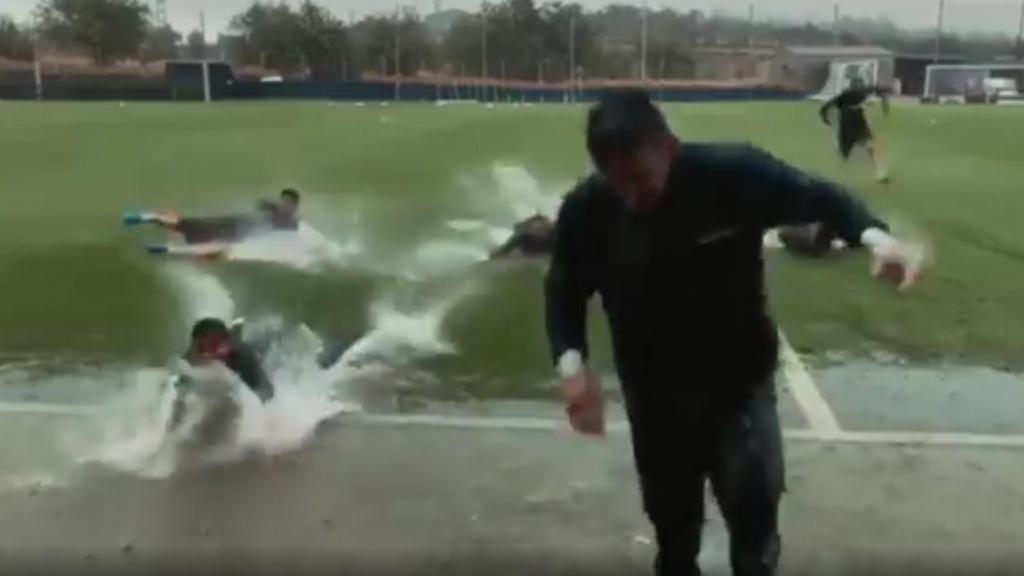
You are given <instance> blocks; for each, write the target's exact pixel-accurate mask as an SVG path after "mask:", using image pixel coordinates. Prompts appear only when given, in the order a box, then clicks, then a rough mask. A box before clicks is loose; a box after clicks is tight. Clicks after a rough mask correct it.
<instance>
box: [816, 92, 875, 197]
mask: <svg viewBox="0 0 1024 576" xmlns="http://www.w3.org/2000/svg"><path fill="white" fill-rule="evenodd" d="M872 95H876V96H878V97H879V98H881V99H882V110H883V111H884V112H885V113H886V115H888V114H889V93H888V91H887V90H885V89H883V88H879V87H878V86H866V85H865V84H864V81H863V80H861V79H859V78H858V79H855V80H854V81H853V83H852V84H851V86H850V87H849V88H847V89H846V90H844V91H843V92H842V93H841V94H839V95H838V96H836V97H835V98H833V99H831V100H829V101H828V102H826V103H825V105H824V106H822V107H821V110H820V111H819V113H820V114H821V119H822V120H823V121H824V122H825V124H828V125H829V126H831V125H832V121H831V119H830V118H829V112H830V111H831V110H832V108H835V109H836V110H837V111H838V112H839V132H838V138H839V153H840V154H842V156H843V159H844V160H846V159H849V157H850V153H851V152H853V149H854V148H855V147H856V146H864V148H865V149H866V150H867V151H868V156H869V157H870V158H871V163H872V164H873V165H874V167H875V175H876V176H877V177H878V181H879V182H882V183H888V182H889V174H888V173H887V172H886V169H885V165H884V162H883V161H882V158H881V157H880V156H881V154H880V152H879V150H878V147H877V145H876V144H875V138H874V135H873V134H872V133H871V127H870V126H868V121H867V118H866V117H865V116H864V104H865V103H866V102H867V100H868V98H870V97H871V96H872Z"/></svg>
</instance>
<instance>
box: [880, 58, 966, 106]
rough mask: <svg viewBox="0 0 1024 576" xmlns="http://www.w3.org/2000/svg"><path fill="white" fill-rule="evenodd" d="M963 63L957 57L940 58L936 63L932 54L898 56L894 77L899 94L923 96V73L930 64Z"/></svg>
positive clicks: (962, 60) (961, 59)
mask: <svg viewBox="0 0 1024 576" xmlns="http://www.w3.org/2000/svg"><path fill="white" fill-rule="evenodd" d="M963 63H964V59H963V58H961V57H959V56H942V57H940V58H939V60H938V61H936V60H935V55H934V54H898V55H897V56H896V67H895V75H896V80H897V82H898V84H899V87H900V94H905V95H907V96H923V95H924V79H925V73H926V72H927V70H928V67H929V66H931V65H932V64H963Z"/></svg>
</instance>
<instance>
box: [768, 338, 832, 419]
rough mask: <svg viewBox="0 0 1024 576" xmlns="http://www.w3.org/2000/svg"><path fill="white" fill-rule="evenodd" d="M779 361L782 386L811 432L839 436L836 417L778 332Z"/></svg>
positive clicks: (802, 364)
mask: <svg viewBox="0 0 1024 576" xmlns="http://www.w3.org/2000/svg"><path fill="white" fill-rule="evenodd" d="M779 344H780V346H779V359H780V361H781V362H782V366H781V368H782V374H783V376H784V378H783V384H784V385H785V386H786V387H788V388H789V390H790V391H791V392H792V393H793V398H794V399H795V400H796V402H797V404H799V405H800V409H801V410H803V413H804V416H806V417H807V424H808V425H809V426H810V427H811V430H812V431H814V432H815V433H817V434H819V435H822V436H830V435H835V434H839V433H841V432H842V429H841V428H840V427H839V421H838V420H836V415H835V414H833V413H832V408H831V407H829V405H828V402H826V401H825V397H824V396H822V395H821V392H820V391H819V390H818V387H817V386H815V385H814V380H813V379H811V374H810V372H808V371H807V367H806V366H804V363H803V362H802V361H801V360H800V357H799V356H798V355H797V353H796V350H793V347H792V346H790V345H789V340H787V339H786V336H785V335H784V334H783V333H782V332H781V331H779Z"/></svg>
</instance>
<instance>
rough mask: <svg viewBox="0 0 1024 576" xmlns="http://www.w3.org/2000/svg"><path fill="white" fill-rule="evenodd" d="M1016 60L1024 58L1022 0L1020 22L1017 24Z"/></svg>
mask: <svg viewBox="0 0 1024 576" xmlns="http://www.w3.org/2000/svg"><path fill="white" fill-rule="evenodd" d="M1017 60H1024V0H1022V1H1021V3H1020V23H1019V24H1018V25H1017Z"/></svg>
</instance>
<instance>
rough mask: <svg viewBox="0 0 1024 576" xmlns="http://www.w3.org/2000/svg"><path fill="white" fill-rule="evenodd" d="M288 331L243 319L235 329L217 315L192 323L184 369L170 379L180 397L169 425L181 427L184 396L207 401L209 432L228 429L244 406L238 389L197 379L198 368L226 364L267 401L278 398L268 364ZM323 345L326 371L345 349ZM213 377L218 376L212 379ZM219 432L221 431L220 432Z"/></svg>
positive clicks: (320, 361) (321, 361) (205, 420)
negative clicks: (252, 325) (248, 324)
mask: <svg viewBox="0 0 1024 576" xmlns="http://www.w3.org/2000/svg"><path fill="white" fill-rule="evenodd" d="M284 336H285V334H284V330H283V328H281V327H280V326H279V325H277V324H273V325H270V326H264V327H262V328H261V327H259V326H257V327H256V328H254V329H252V330H246V324H245V321H244V320H241V319H239V320H235V321H234V322H233V323H232V325H231V327H228V325H227V324H226V323H225V322H224V321H223V320H220V319H218V318H204V319H202V320H200V321H198V322H196V323H195V325H194V326H193V327H192V335H191V338H190V340H189V345H188V349H187V350H186V351H185V353H184V354H183V355H182V361H183V363H184V366H183V369H182V370H181V372H180V373H179V374H177V375H175V376H174V377H173V379H172V380H171V382H172V384H173V386H174V387H175V390H176V393H177V396H176V398H175V402H174V409H173V411H172V414H171V421H170V424H169V428H170V429H172V430H173V429H176V428H177V427H178V426H180V425H181V423H182V421H183V418H184V416H185V411H186V400H187V399H188V397H189V396H190V395H194V396H196V397H197V398H198V399H199V400H200V402H202V403H203V404H204V408H205V410H206V417H204V418H203V426H204V428H206V432H207V434H203V436H207V435H208V434H209V433H210V428H211V427H212V428H216V429H217V430H220V431H221V432H224V430H222V429H221V428H220V427H221V426H232V425H233V422H234V421H235V420H236V419H237V417H238V414H239V410H240V406H239V399H238V397H237V396H235V393H236V392H237V389H235V388H233V387H231V386H230V385H229V384H230V383H225V381H224V379H220V381H219V382H204V381H202V380H203V378H201V377H199V378H197V377H194V376H193V375H192V374H191V373H193V372H194V371H195V370H196V369H200V370H201V369H209V368H217V367H223V368H225V369H227V370H228V371H230V372H231V373H232V374H233V375H234V376H236V377H237V378H238V380H240V381H241V382H242V383H243V384H245V386H246V387H247V388H248V389H249V391H251V392H252V393H253V394H255V395H256V397H258V398H259V399H260V401H262V402H263V403H267V402H270V401H271V400H272V399H273V398H274V396H275V388H274V383H273V382H272V381H271V379H270V376H269V375H268V373H267V370H266V367H265V366H264V360H265V358H266V356H267V354H268V353H269V352H270V349H271V348H272V347H273V346H274V345H275V344H276V343H278V342H280V341H281V340H282V339H283V338H284ZM336 344H337V345H334V346H325V347H323V348H322V349H321V351H320V354H319V355H318V356H317V365H318V366H319V367H320V368H321V369H323V370H326V369H328V368H330V367H331V366H333V365H334V364H335V363H336V362H337V361H338V360H339V359H340V358H341V355H342V353H343V352H344V351H345V349H346V347H345V346H343V345H340V343H336ZM214 380H217V379H216V378H214ZM218 435H219V434H218Z"/></svg>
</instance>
